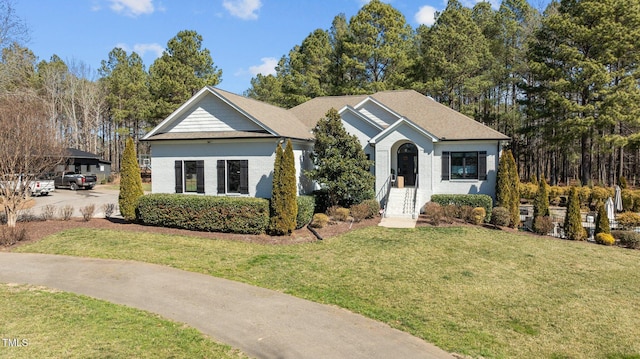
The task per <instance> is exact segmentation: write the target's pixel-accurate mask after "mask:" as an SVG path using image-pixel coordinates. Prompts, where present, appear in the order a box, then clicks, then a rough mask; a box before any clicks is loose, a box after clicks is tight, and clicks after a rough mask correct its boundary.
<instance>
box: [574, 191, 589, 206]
mask: <svg viewBox="0 0 640 359" xmlns="http://www.w3.org/2000/svg"><path fill="white" fill-rule="evenodd" d="M576 191H577V192H578V199H579V200H580V205H581V206H583V205H584V206H586V205H588V204H589V198H591V188H589V187H587V186H581V187H576Z"/></svg>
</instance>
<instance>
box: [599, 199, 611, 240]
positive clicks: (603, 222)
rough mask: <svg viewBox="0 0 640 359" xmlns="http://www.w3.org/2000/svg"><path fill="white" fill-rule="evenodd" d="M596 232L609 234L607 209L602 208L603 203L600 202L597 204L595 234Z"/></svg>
mask: <svg viewBox="0 0 640 359" xmlns="http://www.w3.org/2000/svg"><path fill="white" fill-rule="evenodd" d="M598 233H608V234H611V227H610V226H609V216H608V215H607V210H606V209H605V208H604V204H603V203H602V202H600V203H599V204H598V214H597V216H596V229H595V234H598Z"/></svg>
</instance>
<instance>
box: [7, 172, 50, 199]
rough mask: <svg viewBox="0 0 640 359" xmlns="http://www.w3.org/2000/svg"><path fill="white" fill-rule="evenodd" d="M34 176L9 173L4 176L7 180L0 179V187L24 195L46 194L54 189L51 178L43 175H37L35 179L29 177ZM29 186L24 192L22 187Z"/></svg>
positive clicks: (32, 176)
mask: <svg viewBox="0 0 640 359" xmlns="http://www.w3.org/2000/svg"><path fill="white" fill-rule="evenodd" d="M34 177H36V176H35V175H28V176H26V175H22V174H20V175H10V176H8V177H6V178H7V179H8V180H4V181H0V188H1V189H4V188H5V187H6V188H7V189H9V190H13V191H14V192H15V193H24V195H25V196H26V195H31V196H32V197H35V196H46V195H48V194H49V193H51V192H53V191H55V184H54V181H53V180H50V179H47V178H46V177H45V176H38V177H37V178H35V179H31V178H34ZM25 178H29V179H30V180H26V179H25ZM27 185H28V186H29V191H28V192H26V193H25V191H24V189H25V187H26V186H27Z"/></svg>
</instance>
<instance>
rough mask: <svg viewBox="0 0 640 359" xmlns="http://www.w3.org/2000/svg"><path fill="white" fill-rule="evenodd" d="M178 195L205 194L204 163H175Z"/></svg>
mask: <svg viewBox="0 0 640 359" xmlns="http://www.w3.org/2000/svg"><path fill="white" fill-rule="evenodd" d="M175 182H176V193H204V161H203V160H199V161H175Z"/></svg>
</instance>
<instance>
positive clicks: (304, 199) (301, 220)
mask: <svg viewBox="0 0 640 359" xmlns="http://www.w3.org/2000/svg"><path fill="white" fill-rule="evenodd" d="M296 200H297V201H298V215H297V216H296V229H300V228H302V227H304V226H306V225H307V224H309V223H310V222H311V220H312V219H313V212H314V210H315V208H316V200H315V198H314V197H313V196H298V198H297V199H296Z"/></svg>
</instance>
